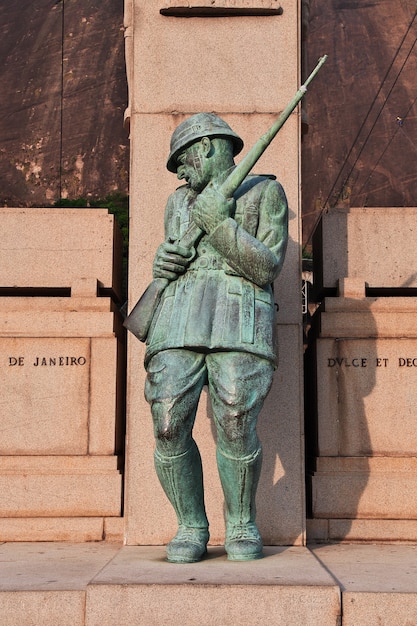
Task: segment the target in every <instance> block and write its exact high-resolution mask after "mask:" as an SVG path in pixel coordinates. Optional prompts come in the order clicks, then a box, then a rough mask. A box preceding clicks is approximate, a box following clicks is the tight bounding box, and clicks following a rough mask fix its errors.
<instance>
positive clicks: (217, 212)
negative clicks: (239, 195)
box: [192, 187, 236, 234]
mask: <svg viewBox="0 0 417 626" xmlns="http://www.w3.org/2000/svg"><path fill="white" fill-rule="evenodd" d="M235 204H236V203H235V201H234V200H233V198H228V199H227V198H225V197H224V195H223V194H222V193H220V192H219V191H217V190H216V189H214V188H212V187H210V188H208V189H205V190H204V191H203V192H202V193H201V194H200V195H199V196H198V197H197V199H196V201H195V204H194V207H193V209H192V217H193V220H194V221H195V223H196V224H197V226H199V227H200V228H201V229H202V230H204V231H205V232H206V233H208V234H210V233H211V232H212V231H213V230H215V229H216V228H217V226H218V225H219V224H220V223H221V222H223V221H224V220H225V219H227V218H228V217H230V216H231V215H233V214H234V211H235Z"/></svg>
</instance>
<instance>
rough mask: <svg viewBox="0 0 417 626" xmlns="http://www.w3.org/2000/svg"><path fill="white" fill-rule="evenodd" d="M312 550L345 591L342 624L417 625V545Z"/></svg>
mask: <svg viewBox="0 0 417 626" xmlns="http://www.w3.org/2000/svg"><path fill="white" fill-rule="evenodd" d="M312 552H313V554H314V556H315V557H316V558H317V559H318V560H319V562H320V563H321V564H322V565H323V567H325V568H326V569H327V571H329V572H330V573H331V575H332V576H333V577H334V578H335V580H337V581H339V584H340V586H341V588H342V590H343V592H342V611H343V618H342V622H341V624H342V626H359V625H361V626H362V625H365V624H366V626H394V625H395V626H396V625H398V626H399V625H400V624H401V625H404V626H406V625H408V624H410V625H411V624H417V567H416V558H417V546H416V545H412V546H394V545H391V546H357V545H356V546H355V545H343V546H341V545H333V546H332V545H328V546H317V547H314V548H312Z"/></svg>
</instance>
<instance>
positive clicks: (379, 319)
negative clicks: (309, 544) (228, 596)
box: [306, 208, 417, 541]
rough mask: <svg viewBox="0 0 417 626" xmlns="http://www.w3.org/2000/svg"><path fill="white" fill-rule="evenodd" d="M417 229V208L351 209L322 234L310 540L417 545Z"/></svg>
mask: <svg viewBox="0 0 417 626" xmlns="http://www.w3.org/2000/svg"><path fill="white" fill-rule="evenodd" d="M416 229H417V210H416V209H415V208H407V209H404V208H390V209H386V208H385V209H379V208H369V209H364V208H361V209H356V208H353V209H335V210H331V211H330V212H328V213H326V214H325V215H323V217H322V220H321V223H320V225H319V228H318V230H317V233H316V240H315V242H314V258H315V263H316V264H317V262H318V264H317V265H316V272H315V277H316V276H317V284H318V289H319V294H320V293H321V296H322V302H321V306H320V308H319V310H318V312H317V313H316V315H315V321H314V324H313V329H314V331H313V332H314V335H313V339H312V345H311V348H310V350H309V356H308V370H307V379H308V380H309V382H310V387H309V393H308V396H307V398H308V400H307V404H306V406H307V428H308V430H309V442H308V457H309V470H310V478H309V496H310V516H311V519H310V520H309V522H308V528H309V538H310V539H314V540H317V539H321V540H357V541H367V540H369V541H375V540H380V541H402V540H404V541H415V540H416V539H417V499H416V486H417V485H416V472H415V470H416V463H417V436H416V428H415V406H416V401H417V385H416V383H417V356H416V355H417V326H416V323H415V320H416V311H417V298H416V291H415V286H414V285H415V272H414V247H415V241H414V238H415V232H416ZM329 294H331V295H329ZM311 383H314V384H311Z"/></svg>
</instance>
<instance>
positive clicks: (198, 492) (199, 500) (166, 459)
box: [154, 441, 209, 563]
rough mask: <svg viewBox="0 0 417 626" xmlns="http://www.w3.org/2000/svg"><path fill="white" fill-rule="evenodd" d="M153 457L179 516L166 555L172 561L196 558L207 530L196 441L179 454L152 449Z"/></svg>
mask: <svg viewBox="0 0 417 626" xmlns="http://www.w3.org/2000/svg"><path fill="white" fill-rule="evenodd" d="M154 460H155V468H156V473H157V475H158V478H159V480H160V483H161V485H162V487H163V489H164V491H165V493H166V495H167V497H168V499H169V501H170V502H171V504H172V506H173V507H174V510H175V513H176V514H177V519H178V532H177V534H176V535H175V537H174V539H173V540H172V541H171V542H170V543H169V544H168V546H167V559H168V561H171V562H173V563H194V562H196V561H199V560H200V559H201V557H202V556H203V555H204V554H205V553H206V548H207V542H208V540H209V532H208V522H207V516H206V511H205V506H204V493H203V473H202V468H201V458H200V453H199V451H198V448H197V445H196V444H195V442H194V441H193V442H192V444H191V446H190V448H188V450H187V451H186V452H184V453H183V454H180V455H178V456H165V455H162V454H161V453H160V452H159V451H158V450H155V456H154Z"/></svg>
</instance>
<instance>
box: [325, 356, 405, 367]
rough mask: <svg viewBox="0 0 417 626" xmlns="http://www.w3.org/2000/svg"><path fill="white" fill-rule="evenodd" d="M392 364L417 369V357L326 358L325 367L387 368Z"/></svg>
mask: <svg viewBox="0 0 417 626" xmlns="http://www.w3.org/2000/svg"><path fill="white" fill-rule="evenodd" d="M393 362H394V365H396V366H397V367H417V357H398V359H396V360H394V359H391V360H389V359H387V358H384V357H376V358H372V359H369V358H367V357H363V356H358V357H354V358H346V357H340V356H335V357H328V358H327V367H335V368H337V367H344V368H346V367H355V368H364V367H388V364H391V365H392V363H393Z"/></svg>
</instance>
